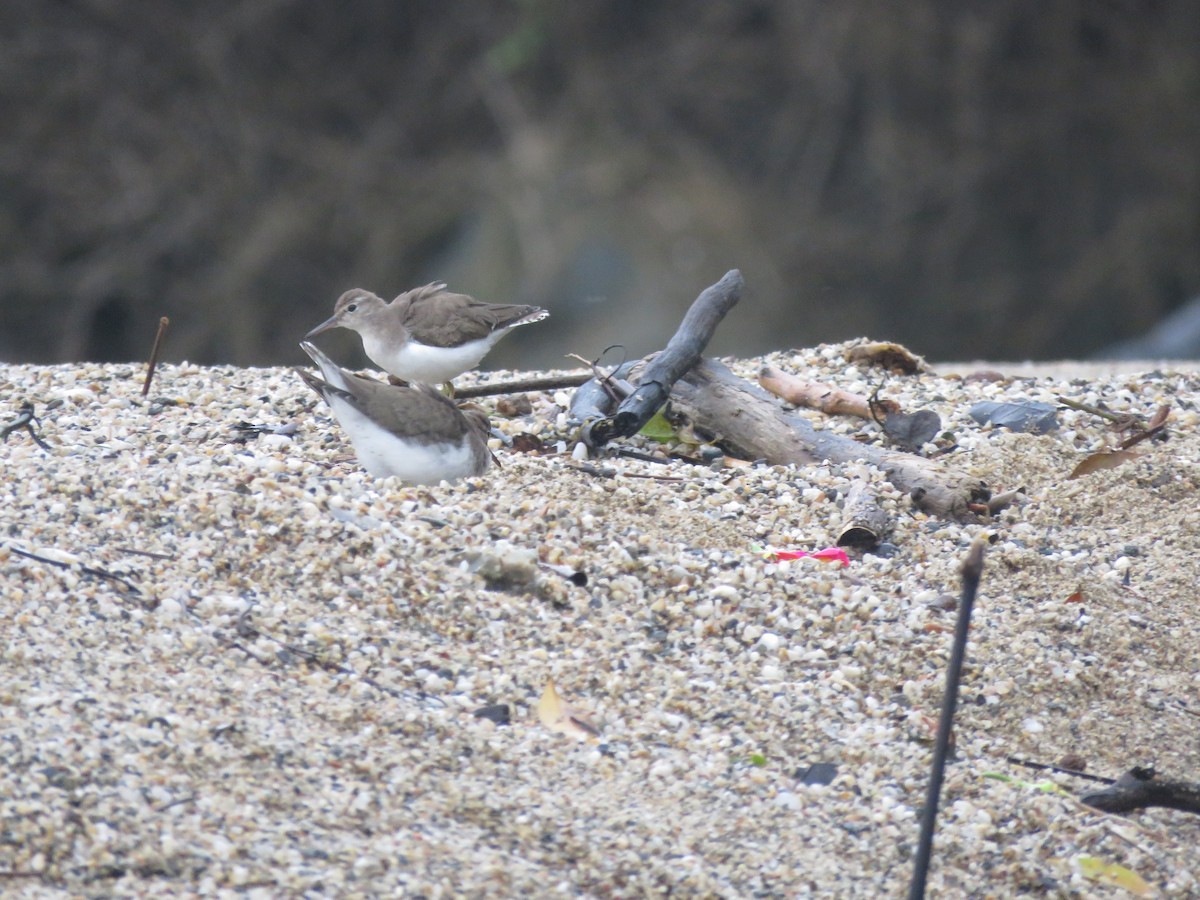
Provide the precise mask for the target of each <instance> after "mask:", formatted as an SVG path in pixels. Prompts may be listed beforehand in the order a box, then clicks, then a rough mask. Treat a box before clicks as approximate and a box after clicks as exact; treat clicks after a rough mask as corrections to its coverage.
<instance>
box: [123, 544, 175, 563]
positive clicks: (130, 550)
mask: <svg viewBox="0 0 1200 900" xmlns="http://www.w3.org/2000/svg"><path fill="white" fill-rule="evenodd" d="M113 550H114V551H115V552H117V553H128V554H130V555H131V556H148V557H150V558H151V559H167V560H173V559H178V557H177V556H175V554H173V553H154V552H153V551H151V550H135V549H133V548H132V547H113Z"/></svg>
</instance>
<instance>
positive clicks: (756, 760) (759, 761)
mask: <svg viewBox="0 0 1200 900" xmlns="http://www.w3.org/2000/svg"><path fill="white" fill-rule="evenodd" d="M766 764H767V758H766V757H765V756H763V755H762V754H761V753H751V754H750V765H752V766H758V767H759V768H760V769H761V768H762V767H763V766H765V765H766Z"/></svg>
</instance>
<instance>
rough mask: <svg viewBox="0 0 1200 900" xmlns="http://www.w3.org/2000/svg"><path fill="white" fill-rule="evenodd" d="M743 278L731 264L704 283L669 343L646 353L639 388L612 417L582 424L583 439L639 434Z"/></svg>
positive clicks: (595, 442) (736, 295) (598, 442)
mask: <svg viewBox="0 0 1200 900" xmlns="http://www.w3.org/2000/svg"><path fill="white" fill-rule="evenodd" d="M743 284H744V282H743V281H742V273H741V272H739V271H738V270H737V269H730V270H729V271H728V272H726V273H725V277H723V278H722V279H721V280H720V281H718V282H717V283H716V284H714V285H711V286H710V287H707V288H705V289H704V290H703V292H701V294H700V296H699V297H697V298H696V299H695V301H694V302H693V303H692V305H691V306H690V307H689V308H688V311H687V314H686V315H685V316H684V317H683V321H682V322H680V323H679V328H677V329H676V330H675V334H674V335H672V336H671V340H670V341H668V342H667V346H666V348H665V349H664V350H662V351H661V352H659V353H656V354H654V356H653V357H646V365H645V368H644V369H643V370H642V374H641V377H640V378H638V381H637V390H635V391H634V392H633V393H632V394H630V395H629V396H628V397H626V398H625V399H624V400H622V401H621V405H620V406H618V407H617V411H616V412H615V413H614V414H613V415H612V417H611V418H601V419H596V420H594V421H590V422H587V423H585V424H584V427H583V429H582V432H581V436H582V437H583V440H584V442H585V443H587V444H588V445H589V446H591V447H603V446H604V445H605V444H607V443H608V442H609V441H611V440H615V439H617V438H623V437H630V436H632V435H635V434H637V433H638V431H640V430H641V428H642V426H643V425H645V424H646V423H647V422H649V421H650V419H651V418H653V417H654V414H655V413H656V412H658V411H659V410H660V409H661V408H662V405H663V404H664V403H666V402H667V398H668V397H669V396H670V395H671V388H672V386H673V385H674V384H675V383H676V382H677V381H678V380H679V378H680V377H682V376H683V374H684V373H685V372H687V371H688V370H689V369H691V368H692V366H694V365H695V364H696V363H697V362H698V361H699V359H700V354H702V353H703V352H704V348H705V347H707V346H708V342H709V341H710V340H711V339H712V336H713V332H715V331H716V330H717V326H718V325H719V324H721V320H722V319H723V318H725V314H726V313H727V312H729V310H731V309H733V307H734V305H735V304H736V303H737V302H738V300H739V299H740V298H741V296H742V285H743Z"/></svg>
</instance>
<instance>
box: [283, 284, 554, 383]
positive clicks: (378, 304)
mask: <svg viewBox="0 0 1200 900" xmlns="http://www.w3.org/2000/svg"><path fill="white" fill-rule="evenodd" d="M548 315H550V313H549V312H548V311H546V310H544V309H542V308H541V307H538V306H516V305H511V304H493V303H484V302H482V301H480V300H476V299H474V298H473V297H468V296H467V295H466V294H453V293H450V292H449V291H447V290H446V285H444V284H442V283H441V282H434V283H433V284H427V285H425V286H424V287H419V288H414V289H413V290H411V291H405V292H404V293H403V294H401V295H400V296H399V297H397V298H396V299H395V300H393V301H392V302H391V303H385V302H384V301H383V300H382V299H380V298H379V297H377V296H376V295H375V294H372V293H371V292H370V291H364V290H362V289H361V288H355V289H354V290H351V291H346V293H344V294H342V296H341V297H339V298H338V301H337V304H336V305H335V306H334V308H333V315H332V316H331V317H330V318H328V319H326V320H325V321H324V322H322V323H321V324H320V325H318V326H317V327H316V328H314V329H313V330H312V331H310V332H309V333H308V334H306V335H305V336H304V337H305V339H309V338H312V337H314V336H315V335H318V334H321V333H322V332H325V331H329V330H330V329H333V328H349V329H351V330H352V331H357V332H358V334H359V336H360V337H361V338H362V343H363V350H365V351H366V354H367V356H369V357H370V358H371V361H372V362H374V363H375V364H376V365H377V366H379V367H380V368H381V369H383V370H384V371H385V372H387V373H389V374H390V375H393V376H395V377H396V378H399V379H401V380H403V381H409V382H412V381H416V382H420V383H422V384H449V382H450V380H451V379H452V378H454V377H456V376H458V375H461V374H462V373H463V372H466V371H467V370H468V369H472V368H474V367H475V366H477V365H478V364H479V361H480V360H481V359H483V358H484V356H486V355H487V353H488V351H489V350H491V349H492V347H493V346H494V345H495V343H496V342H497V341H498V340H500V338H502V337H504V336H505V335H506V334H508V333H509V332H510V331H512V330H513V329H514V328H516V327H517V326H518V325H527V324H529V323H531V322H540V321H541V320H542V319H544V318H546V317H547V316H548Z"/></svg>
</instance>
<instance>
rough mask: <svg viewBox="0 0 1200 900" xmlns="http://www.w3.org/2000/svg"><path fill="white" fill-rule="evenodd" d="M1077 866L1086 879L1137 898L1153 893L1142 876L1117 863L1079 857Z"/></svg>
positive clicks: (1091, 857)
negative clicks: (1107, 885) (1110, 886)
mask: <svg viewBox="0 0 1200 900" xmlns="http://www.w3.org/2000/svg"><path fill="white" fill-rule="evenodd" d="M1075 865H1076V866H1077V867H1078V868H1079V874H1080V875H1082V876H1083V877H1084V878H1087V879H1088V880H1090V881H1097V882H1099V883H1101V884H1111V885H1113V886H1114V887H1119V888H1124V889H1125V890H1127V891H1129V893H1131V894H1133V895H1134V896H1135V897H1147V896H1149V895H1150V893H1151V892H1152V889H1151V887H1150V885H1149V884H1147V883H1146V880H1145V879H1144V878H1142V876H1141V875H1139V874H1138V873H1137V872H1134V871H1133V870H1132V869H1127V868H1125V867H1124V866H1122V865H1118V864H1117V863H1111V862H1109V861H1108V860H1104V859H1100V858H1099V857H1096V856H1077V857H1075Z"/></svg>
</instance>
